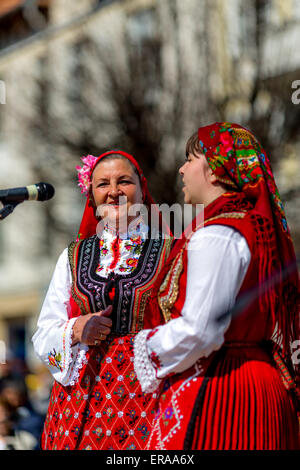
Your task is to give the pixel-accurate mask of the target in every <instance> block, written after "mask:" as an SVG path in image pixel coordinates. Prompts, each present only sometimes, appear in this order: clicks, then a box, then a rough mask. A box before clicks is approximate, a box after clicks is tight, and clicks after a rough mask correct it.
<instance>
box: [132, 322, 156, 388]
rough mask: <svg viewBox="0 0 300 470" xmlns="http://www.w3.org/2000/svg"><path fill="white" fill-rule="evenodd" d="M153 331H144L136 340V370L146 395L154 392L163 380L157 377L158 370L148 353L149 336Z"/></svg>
mask: <svg viewBox="0 0 300 470" xmlns="http://www.w3.org/2000/svg"><path fill="white" fill-rule="evenodd" d="M150 331H151V330H142V331H140V333H138V334H137V335H136V337H135V340H134V362H133V364H134V370H135V373H136V376H137V378H138V380H139V382H140V385H141V388H142V390H143V392H145V393H152V392H154V391H155V390H156V389H157V388H158V386H159V384H160V383H161V379H158V378H157V377H156V369H155V368H154V367H153V364H152V362H151V359H150V358H149V355H148V351H147V342H146V339H147V335H148V333H149V332H150Z"/></svg>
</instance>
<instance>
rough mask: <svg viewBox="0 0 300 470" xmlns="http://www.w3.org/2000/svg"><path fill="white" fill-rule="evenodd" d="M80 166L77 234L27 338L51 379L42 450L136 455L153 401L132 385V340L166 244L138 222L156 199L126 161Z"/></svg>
mask: <svg viewBox="0 0 300 470" xmlns="http://www.w3.org/2000/svg"><path fill="white" fill-rule="evenodd" d="M83 161H84V166H83V167H82V168H80V167H78V168H77V169H78V172H79V180H80V183H79V184H80V186H81V188H82V192H84V193H85V194H86V195H87V196H88V201H87V204H86V207H85V211H84V215H83V219H82V223H81V226H80V230H79V232H80V233H79V236H78V240H77V241H76V242H73V243H71V245H70V246H69V247H68V248H67V249H65V250H64V251H63V253H62V255H61V256H60V258H59V260H58V263H57V266H56V269H55V272H54V274H53V278H52V280H51V283H50V286H49V290H48V293H47V295H46V298H45V301H44V304H43V307H42V311H41V314H40V317H39V320H38V330H37V332H36V333H35V335H34V337H33V343H34V348H35V351H36V353H37V355H38V356H39V357H40V358H41V360H42V361H43V362H44V363H45V364H46V365H47V366H48V367H49V370H50V372H51V373H52V375H53V377H54V379H55V382H54V385H53V390H52V394H51V397H50V404H49V409H48V414H47V417H46V422H45V426H44V432H43V436H42V447H43V449H142V448H144V446H145V444H146V442H147V439H148V437H149V431H150V425H151V422H152V420H153V402H154V398H153V397H152V396H149V395H145V394H144V393H142V391H141V389H140V386H139V383H138V381H137V379H136V375H135V372H134V368H133V340H134V337H135V335H136V333H137V332H138V331H139V330H141V329H142V328H143V327H144V325H147V324H152V323H151V319H150V318H144V312H145V305H146V302H147V299H148V297H149V295H150V294H151V291H152V286H153V283H154V282H155V280H156V278H157V275H158V273H159V271H160V269H161V267H162V265H163V264H164V262H165V259H166V257H167V255H168V253H169V247H170V243H171V239H170V237H169V236H167V237H166V236H165V235H163V233H162V232H161V231H156V232H155V230H154V232H155V233H154V232H153V230H152V228H153V227H151V226H149V225H148V222H147V220H146V219H145V217H143V214H142V212H141V213H139V212H138V214H136V212H137V208H139V207H142V206H143V207H145V208H146V211H147V210H150V206H151V204H153V200H152V198H151V196H150V194H149V192H148V189H147V183H146V179H145V177H144V176H143V174H142V171H141V169H140V167H139V165H138V163H137V162H136V161H135V159H134V158H133V157H132V156H131V155H128V154H126V153H125V152H121V151H111V152H107V153H105V154H103V155H101V156H100V157H98V158H96V157H93V156H88V157H85V158H84V159H83ZM96 209H98V211H97V213H96ZM99 212H100V216H99V215H97V214H99ZM99 220H100V222H99ZM150 230H151V236H150ZM96 232H97V234H96ZM155 234H156V236H154V235H155ZM149 322H150V323H149Z"/></svg>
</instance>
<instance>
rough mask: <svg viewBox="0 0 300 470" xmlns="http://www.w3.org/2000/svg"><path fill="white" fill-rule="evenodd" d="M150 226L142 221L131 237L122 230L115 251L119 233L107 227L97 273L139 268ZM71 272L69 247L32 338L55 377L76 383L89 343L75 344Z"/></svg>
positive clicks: (46, 298)
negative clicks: (115, 247)
mask: <svg viewBox="0 0 300 470" xmlns="http://www.w3.org/2000/svg"><path fill="white" fill-rule="evenodd" d="M147 232H148V227H147V226H146V225H145V224H143V223H141V224H139V226H138V227H137V228H136V230H135V234H134V236H131V238H130V237H129V236H128V235H127V236H126V234H119V239H118V241H117V244H118V250H117V259H116V251H114V250H113V246H114V245H115V243H116V234H115V233H113V232H112V231H111V230H109V229H108V228H105V229H104V231H103V233H102V236H101V239H100V240H99V244H100V258H99V265H98V268H97V273H98V274H99V275H100V276H101V277H108V275H109V273H110V272H111V271H114V272H116V273H118V274H128V273H129V272H131V271H133V270H134V269H135V268H136V265H137V261H138V259H139V257H140V254H141V250H142V247H143V244H144V242H145V239H146V238H147ZM71 287H72V274H71V269H70V264H69V260H68V249H67V248H66V249H65V250H64V251H63V252H62V254H61V255H60V257H59V259H58V261H57V264H56V267H55V270H54V273H53V276H52V279H51V282H50V285H49V288H48V291H47V294H46V297H45V300H44V303H43V306H42V310H41V313H40V316H39V319H38V323H37V331H36V333H35V334H34V336H33V338H32V342H33V346H34V350H35V353H36V355H37V356H38V357H39V358H40V359H41V361H42V362H43V363H44V364H45V365H46V366H47V367H48V369H49V371H50V372H51V374H52V375H53V377H54V379H55V380H56V381H57V382H59V383H61V384H62V385H74V384H75V382H76V381H77V379H78V377H79V370H80V369H81V368H82V366H83V364H85V363H86V352H87V351H88V349H89V347H88V346H87V345H85V344H82V343H77V344H76V345H74V346H71V344H72V329H73V325H74V323H75V321H76V318H71V319H69V315H68V313H70V312H69V309H70V305H69V301H70V296H71Z"/></svg>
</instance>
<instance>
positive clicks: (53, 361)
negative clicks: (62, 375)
mask: <svg viewBox="0 0 300 470" xmlns="http://www.w3.org/2000/svg"><path fill="white" fill-rule="evenodd" d="M61 361H62V357H61V353H60V352H58V353H57V352H56V351H55V349H54V348H53V351H50V352H49V353H48V362H49V365H50V366H53V367H57V369H59V370H60V371H61V372H62V371H63V368H62V365H61Z"/></svg>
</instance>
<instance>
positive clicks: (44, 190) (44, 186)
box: [36, 183, 55, 201]
mask: <svg viewBox="0 0 300 470" xmlns="http://www.w3.org/2000/svg"><path fill="white" fill-rule="evenodd" d="M36 186H37V188H38V198H37V200H38V201H48V200H49V199H51V198H52V197H53V196H54V193H55V189H54V187H53V186H52V184H49V183H38V184H37V185H36Z"/></svg>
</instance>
